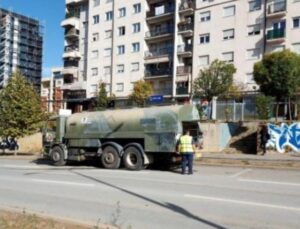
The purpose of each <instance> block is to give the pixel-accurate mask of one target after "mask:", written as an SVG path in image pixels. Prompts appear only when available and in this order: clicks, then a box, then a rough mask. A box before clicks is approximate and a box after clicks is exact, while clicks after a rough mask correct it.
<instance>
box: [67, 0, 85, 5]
mask: <svg viewBox="0 0 300 229" xmlns="http://www.w3.org/2000/svg"><path fill="white" fill-rule="evenodd" d="M85 1H87V0H66V5H76V4H80V3H83V2H85Z"/></svg>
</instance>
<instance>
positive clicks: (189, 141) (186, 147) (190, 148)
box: [179, 130, 196, 174]
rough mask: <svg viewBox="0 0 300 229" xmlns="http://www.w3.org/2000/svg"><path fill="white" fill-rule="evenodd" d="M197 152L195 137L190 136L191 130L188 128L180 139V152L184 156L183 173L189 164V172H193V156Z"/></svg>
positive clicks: (182, 162)
mask: <svg viewBox="0 0 300 229" xmlns="http://www.w3.org/2000/svg"><path fill="white" fill-rule="evenodd" d="M195 152H196V146H195V143H194V141H193V137H192V136H190V131H189V130H186V131H185V133H184V135H183V136H181V137H180V139H179V153H180V154H181V156H182V161H181V173H182V174H185V169H186V166H187V165H188V168H189V174H193V158H194V153H195Z"/></svg>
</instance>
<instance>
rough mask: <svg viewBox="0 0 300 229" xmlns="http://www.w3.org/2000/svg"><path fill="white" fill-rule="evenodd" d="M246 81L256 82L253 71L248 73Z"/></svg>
mask: <svg viewBox="0 0 300 229" xmlns="http://www.w3.org/2000/svg"><path fill="white" fill-rule="evenodd" d="M246 83H250V84H253V83H255V81H254V78H253V73H252V72H250V73H246Z"/></svg>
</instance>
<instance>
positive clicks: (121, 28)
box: [118, 26, 125, 36]
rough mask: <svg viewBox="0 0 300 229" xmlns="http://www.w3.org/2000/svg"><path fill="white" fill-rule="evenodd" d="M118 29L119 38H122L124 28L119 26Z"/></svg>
mask: <svg viewBox="0 0 300 229" xmlns="http://www.w3.org/2000/svg"><path fill="white" fill-rule="evenodd" d="M118 29H119V36H124V35H125V26H121V27H119V28H118Z"/></svg>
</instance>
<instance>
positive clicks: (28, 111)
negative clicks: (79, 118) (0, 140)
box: [0, 71, 47, 138]
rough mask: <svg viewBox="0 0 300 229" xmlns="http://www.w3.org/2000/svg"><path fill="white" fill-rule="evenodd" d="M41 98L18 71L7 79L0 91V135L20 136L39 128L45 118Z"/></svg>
mask: <svg viewBox="0 0 300 229" xmlns="http://www.w3.org/2000/svg"><path fill="white" fill-rule="evenodd" d="M46 117H47V116H46V113H45V112H44V111H43V109H42V105H41V99H40V96H39V95H38V93H37V92H36V91H35V89H34V88H33V86H32V85H31V84H29V83H28V82H27V80H26V79H25V78H24V76H23V75H22V73H21V72H20V71H16V72H14V73H13V74H12V76H11V77H10V78H9V80H8V84H7V86H6V87H5V88H4V89H2V90H1V92H0V135H1V137H13V138H20V137H23V136H26V135H30V134H33V133H35V132H37V131H38V130H39V128H40V127H41V125H42V121H44V120H45V119H46Z"/></svg>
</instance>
